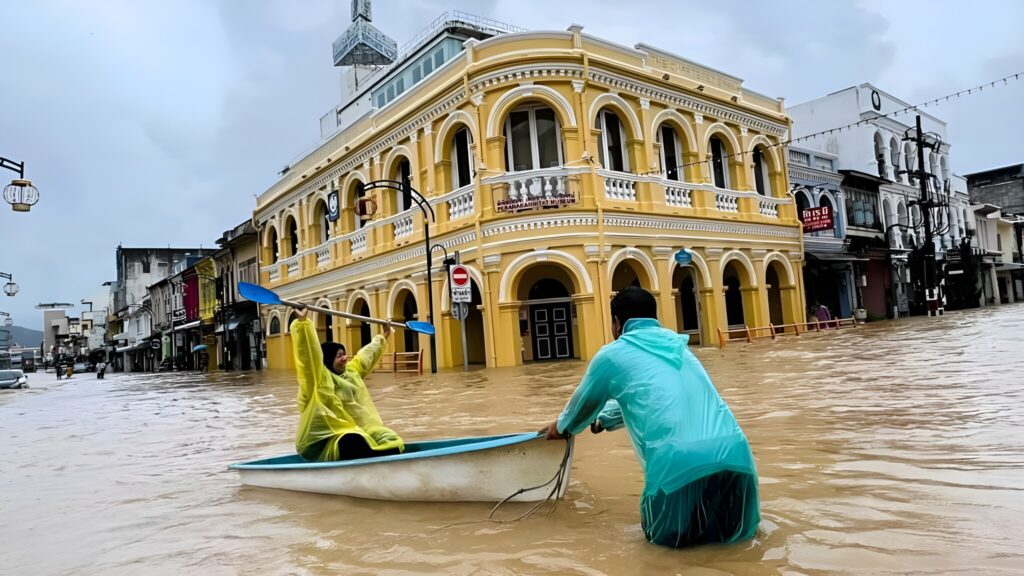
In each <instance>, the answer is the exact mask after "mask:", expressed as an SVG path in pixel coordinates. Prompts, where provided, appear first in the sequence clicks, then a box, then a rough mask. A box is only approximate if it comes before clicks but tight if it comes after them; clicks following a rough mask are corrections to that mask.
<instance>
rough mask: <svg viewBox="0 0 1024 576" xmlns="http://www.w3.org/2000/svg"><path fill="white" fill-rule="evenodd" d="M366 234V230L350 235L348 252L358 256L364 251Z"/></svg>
mask: <svg viewBox="0 0 1024 576" xmlns="http://www.w3.org/2000/svg"><path fill="white" fill-rule="evenodd" d="M366 232H367V230H366V229H361V230H359V231H357V232H355V233H354V234H352V235H351V236H352V238H351V239H350V240H349V243H350V251H351V252H352V253H353V254H358V253H360V252H365V251H366Z"/></svg>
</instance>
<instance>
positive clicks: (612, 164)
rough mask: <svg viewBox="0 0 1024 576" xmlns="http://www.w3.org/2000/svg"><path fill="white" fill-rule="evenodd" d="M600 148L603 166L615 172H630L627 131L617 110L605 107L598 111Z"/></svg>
mask: <svg viewBox="0 0 1024 576" xmlns="http://www.w3.org/2000/svg"><path fill="white" fill-rule="evenodd" d="M597 129H598V130H600V131H601V135H600V136H599V137H598V141H599V143H598V148H599V149H600V151H601V166H603V167H605V168H606V169H608V170H612V171H615V172H629V157H628V156H627V155H626V132H625V130H623V128H622V122H621V121H620V120H619V117H618V115H616V114H615V112H613V111H611V110H609V109H607V108H604V109H602V110H601V111H600V112H598V113H597Z"/></svg>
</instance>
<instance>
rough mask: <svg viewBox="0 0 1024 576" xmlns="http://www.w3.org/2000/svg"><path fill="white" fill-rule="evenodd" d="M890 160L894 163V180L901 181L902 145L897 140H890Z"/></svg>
mask: <svg viewBox="0 0 1024 576" xmlns="http://www.w3.org/2000/svg"><path fill="white" fill-rule="evenodd" d="M889 159H890V160H891V161H892V178H893V180H899V179H900V173H899V172H900V143H899V141H898V140H896V138H893V139H891V140H889Z"/></svg>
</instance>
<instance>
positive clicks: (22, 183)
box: [0, 156, 39, 212]
mask: <svg viewBox="0 0 1024 576" xmlns="http://www.w3.org/2000/svg"><path fill="white" fill-rule="evenodd" d="M0 168H6V169H8V170H10V171H11V172H17V173H18V177H17V178H15V179H14V180H11V183H10V184H8V185H7V187H6V188H4V200H6V201H7V203H8V204H10V205H11V209H12V210H14V211H15V212H28V211H29V210H31V209H32V206H34V205H35V203H36V202H39V190H37V189H36V187H35V186H33V185H32V181H31V180H26V179H25V163H24V162H15V161H14V160H9V159H7V158H4V157H2V156H0Z"/></svg>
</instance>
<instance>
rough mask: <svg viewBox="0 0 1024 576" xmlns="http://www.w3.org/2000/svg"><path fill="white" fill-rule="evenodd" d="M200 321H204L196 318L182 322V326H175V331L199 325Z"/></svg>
mask: <svg viewBox="0 0 1024 576" xmlns="http://www.w3.org/2000/svg"><path fill="white" fill-rule="evenodd" d="M200 322H202V320H195V321H193V322H189V323H188V324H182V325H181V326H175V327H174V330H173V331H174V332H178V331H180V330H189V329H192V328H195V327H196V326H199V323H200Z"/></svg>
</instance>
